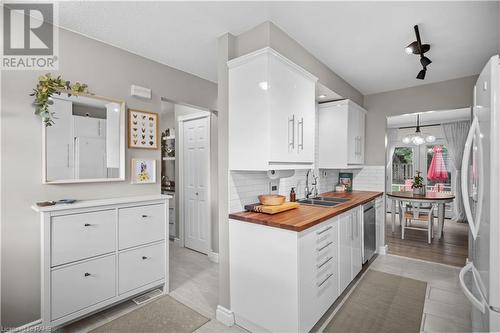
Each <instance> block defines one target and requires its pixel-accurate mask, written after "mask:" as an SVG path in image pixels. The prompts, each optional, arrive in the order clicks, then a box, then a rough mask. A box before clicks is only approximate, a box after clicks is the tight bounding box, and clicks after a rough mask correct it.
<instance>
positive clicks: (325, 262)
mask: <svg viewBox="0 0 500 333" xmlns="http://www.w3.org/2000/svg"><path fill="white" fill-rule="evenodd" d="M332 259H333V257H328V259H326V260H325V261H323V262H322V263H321V264H319V265H318V269H320V268H321V267H323V266H325V265H326V264H328V263H329V262H330V260H332Z"/></svg>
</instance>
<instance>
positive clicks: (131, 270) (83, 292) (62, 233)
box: [33, 196, 169, 328]
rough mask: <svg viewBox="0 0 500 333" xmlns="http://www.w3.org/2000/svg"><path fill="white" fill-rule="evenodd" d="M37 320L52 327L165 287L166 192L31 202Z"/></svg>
mask: <svg viewBox="0 0 500 333" xmlns="http://www.w3.org/2000/svg"><path fill="white" fill-rule="evenodd" d="M33 209H35V210H36V211H37V212H39V213H40V220H41V231H42V244H41V247H42V248H41V253H42V272H41V281H42V294H41V298H42V325H43V326H44V327H52V328H57V327H60V326H62V325H64V324H66V323H68V322H70V321H72V320H75V319H78V318H81V317H84V316H86V315H88V314H91V313H93V312H96V311H98V310H100V309H102V308H105V307H107V306H109V305H111V304H113V303H117V302H119V301H122V300H125V299H127V298H130V297H133V296H135V295H137V294H140V293H143V292H145V291H148V290H150V289H153V288H157V287H159V286H161V287H163V291H164V293H167V292H168V258H169V256H168V243H167V241H168V229H167V221H168V197H167V196H154V197H152V196H148V197H135V198H130V199H129V198H118V199H106V200H95V201H81V202H77V203H75V204H72V205H55V206H49V207H34V208H33Z"/></svg>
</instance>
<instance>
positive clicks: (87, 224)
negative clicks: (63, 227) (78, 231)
mask: <svg viewBox="0 0 500 333" xmlns="http://www.w3.org/2000/svg"><path fill="white" fill-rule="evenodd" d="M91 225H92V224H90V223H85V224H84V225H83V226H84V227H90V226H91Z"/></svg>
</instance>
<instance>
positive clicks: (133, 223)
mask: <svg viewBox="0 0 500 333" xmlns="http://www.w3.org/2000/svg"><path fill="white" fill-rule="evenodd" d="M118 233H119V238H118V245H119V248H120V250H121V249H126V248H129V247H132V246H137V245H141V244H145V243H150V242H154V241H159V240H162V239H165V205H164V204H159V205H148V206H139V207H131V208H121V209H119V211H118Z"/></svg>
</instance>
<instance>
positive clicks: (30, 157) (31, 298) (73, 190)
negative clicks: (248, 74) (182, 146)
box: [1, 30, 217, 326]
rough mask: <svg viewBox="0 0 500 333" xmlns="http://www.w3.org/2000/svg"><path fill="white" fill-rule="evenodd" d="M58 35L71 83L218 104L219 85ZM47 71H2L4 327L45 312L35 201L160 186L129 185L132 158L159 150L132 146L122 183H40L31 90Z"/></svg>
mask: <svg viewBox="0 0 500 333" xmlns="http://www.w3.org/2000/svg"><path fill="white" fill-rule="evenodd" d="M59 38H60V40H59V44H60V52H59V59H60V71H59V72H58V73H56V74H61V75H62V76H63V78H64V79H66V80H70V81H73V82H74V81H79V82H85V83H87V84H88V85H89V89H90V90H91V91H92V92H94V93H96V94H98V95H102V96H108V97H112V98H114V99H121V100H125V101H126V103H127V106H128V107H131V108H136V109H143V110H147V111H155V112H159V111H160V98H161V97H162V96H163V97H166V98H168V99H171V100H175V101H178V102H183V103H186V104H190V105H198V106H201V107H205V108H210V109H215V108H216V101H217V85H216V84H214V83H212V82H209V81H206V80H203V79H201V78H198V77H196V76H193V75H190V74H187V73H185V72H182V71H179V70H176V69H173V68H171V67H167V66H165V65H161V64H159V63H156V62H153V61H150V60H147V59H145V58H142V57H139V56H136V55H133V54H131V53H128V52H125V51H123V50H120V49H118V48H114V47H111V46H109V45H106V44H103V43H100V42H97V41H95V40H91V39H88V38H86V37H83V36H81V35H77V34H74V33H72V32H68V31H65V30H60V34H59ZM44 73H45V72H39V71H4V72H2V88H1V89H2V101H1V112H2V113H1V118H2V124H1V126H2V127H1V135H2V138H1V143H2V146H1V149H2V170H1V171H2V173H1V185H2V186H1V191H2V193H1V194H2V195H1V198H2V201H1V204H2V205H1V222H2V225H1V228H2V232H1V235H2V239H1V244H2V252H1V254H2V258H1V259H2V261H1V262H2V267H1V274H2V279H1V282H2V285H1V290H2V294H1V295H2V300H1V302H2V307H1V308H2V323H1V324H2V326H20V325H23V324H26V323H28V322H31V321H33V320H36V319H38V318H40V306H39V304H40V225H39V224H40V222H39V220H38V216H37V214H36V213H35V212H33V211H32V210H31V209H30V206H31V205H32V204H33V202H36V201H42V200H49V199H60V198H76V199H95V198H108V197H118V196H135V195H143V194H144V195H146V194H156V193H160V182H158V183H157V184H151V185H131V184H130V179H129V169H128V164H129V163H128V161H130V158H133V157H136V158H155V159H158V160H159V159H160V150H153V151H152V150H143V149H127V156H126V161H127V163H126V166H127V170H126V171H127V172H126V175H127V180H126V181H124V182H118V183H95V184H79V185H78V184H74V185H71V184H68V185H42V184H41V179H42V173H41V170H42V165H41V163H42V152H41V143H40V140H41V138H42V124H41V122H40V119H39V118H38V117H36V116H35V115H33V111H34V109H33V107H32V105H31V103H32V101H33V98H32V97H30V96H28V94H29V93H30V92H31V89H32V88H33V87H35V86H36V82H37V77H38V76H39V75H41V74H44ZM132 84H137V85H142V86H146V87H149V88H151V89H152V91H153V98H152V99H151V100H142V99H138V98H133V97H131V96H130V85H132ZM55 126H57V120H56V125H55ZM159 172H160V171H159V168H158V173H159ZM157 176H158V179H159V174H158V175H157Z"/></svg>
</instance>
